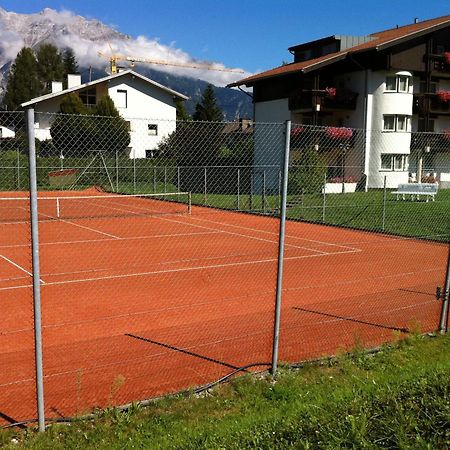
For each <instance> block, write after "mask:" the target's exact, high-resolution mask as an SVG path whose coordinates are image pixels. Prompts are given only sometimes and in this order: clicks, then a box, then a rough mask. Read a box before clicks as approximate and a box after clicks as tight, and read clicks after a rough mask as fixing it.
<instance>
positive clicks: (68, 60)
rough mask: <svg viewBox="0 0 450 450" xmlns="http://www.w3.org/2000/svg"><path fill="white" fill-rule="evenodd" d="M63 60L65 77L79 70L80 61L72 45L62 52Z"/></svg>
mask: <svg viewBox="0 0 450 450" xmlns="http://www.w3.org/2000/svg"><path fill="white" fill-rule="evenodd" d="M62 60H63V66H64V75H65V77H64V78H67V75H68V74H69V73H77V72H78V63H77V60H76V58H75V53H74V52H73V50H72V49H71V48H70V47H67V48H65V49H64V50H63V52H62Z"/></svg>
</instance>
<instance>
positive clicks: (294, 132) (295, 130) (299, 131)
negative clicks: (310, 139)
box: [291, 127, 304, 137]
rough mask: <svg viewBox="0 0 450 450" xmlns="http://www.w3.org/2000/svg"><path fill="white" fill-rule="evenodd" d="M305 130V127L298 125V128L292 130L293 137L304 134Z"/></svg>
mask: <svg viewBox="0 0 450 450" xmlns="http://www.w3.org/2000/svg"><path fill="white" fill-rule="evenodd" d="M303 131H304V128H303V127H297V128H294V129H293V130H291V137H297V136H299V135H300V134H302V133H303Z"/></svg>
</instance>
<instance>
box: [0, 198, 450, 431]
mask: <svg viewBox="0 0 450 450" xmlns="http://www.w3.org/2000/svg"><path fill="white" fill-rule="evenodd" d="M9 194H11V193H9ZM82 194H83V196H86V197H87V196H90V197H92V198H90V199H87V198H86V199H82V198H80V199H73V200H72V201H71V202H70V201H68V200H69V199H68V198H65V197H62V201H61V202H60V203H59V202H58V203H59V204H58V205H56V201H55V200H54V199H48V200H46V201H42V202H40V203H39V207H40V212H41V215H40V218H41V222H40V258H41V273H40V278H41V297H42V320H43V343H44V349H43V353H44V355H43V357H44V374H45V378H44V388H45V410H46V411H45V412H46V417H49V418H50V417H52V418H55V417H66V416H73V415H75V414H82V413H84V412H87V411H90V410H92V409H93V408H95V407H105V406H109V405H120V404H126V403H128V402H132V401H137V400H142V399H147V398H153V397H157V396H160V395H164V394H167V393H171V392H178V391H180V390H183V389H187V388H189V387H192V386H199V385H204V384H206V383H209V382H212V381H214V380H217V379H219V378H221V377H223V376H225V375H226V374H229V373H231V372H233V371H235V370H238V369H239V368H241V367H243V366H250V367H249V368H248V370H261V369H267V368H268V367H269V364H270V362H271V352H272V335H273V317H274V303H275V286H276V268H277V249H278V220H277V219H275V218H270V217H262V216H256V215H249V214H243V213H237V212H227V211H221V210H216V209H212V208H203V207H195V206H194V207H192V210H191V211H188V208H187V206H186V205H185V204H177V203H174V202H169V204H168V203H167V202H163V201H161V200H158V199H150V198H137V197H130V198H126V196H123V198H120V197H118V196H114V197H112V196H108V195H106V194H102V193H98V192H95V191H84V192H83V193H82ZM13 195H14V196H16V197H17V196H18V194H17V193H13ZM23 195H24V197H25V194H23ZM45 195H46V196H47V197H56V196H61V194H60V193H59V194H58V193H55V192H53V193H52V192H47V193H45ZM69 195H72V196H74V197H75V196H77V195H78V196H80V193H79V192H78V193H70V194H67V196H69ZM4 196H5V197H7V196H8V193H5V194H4ZM9 196H11V195H9ZM109 197H111V198H109ZM0 204H1V205H2V206H1V209H0V214H1V221H2V223H1V228H2V233H1V237H0V274H1V276H0V307H1V314H0V362H1V370H0V420H1V421H2V423H8V422H13V421H21V420H26V419H31V418H35V417H36V415H37V413H36V402H35V380H34V347H33V345H34V344H33V342H34V341H33V339H34V334H33V333H34V332H33V308H32V287H31V284H32V280H31V275H30V274H31V270H32V269H31V251H30V244H29V239H30V238H29V234H30V232H29V223H28V222H27V221H26V214H27V203H26V200H24V201H21V200H16V201H10V202H9V203H8V202H7V201H4V202H1V203H0ZM167 204H168V205H169V209H168V210H167V211H165V210H164V208H167ZM171 208H172V209H171ZM57 209H58V212H56V211H57ZM446 256H447V247H446V246H445V245H443V244H439V243H433V242H429V241H425V240H414V239H405V238H396V237H392V236H383V235H381V234H376V233H369V232H362V231H354V230H346V229H339V228H334V227H329V226H321V225H314V224H307V223H301V222H294V221H292V222H291V221H288V223H287V228H286V247H285V266H284V284H283V299H282V302H283V303H282V315H281V334H280V360H281V361H290V362H296V361H301V360H304V359H308V358H316V357H320V356H323V355H332V354H336V353H337V352H339V351H342V350H345V349H349V348H353V347H354V346H355V345H364V346H366V347H375V346H377V345H380V344H381V343H383V342H386V341H389V340H392V339H395V338H397V337H399V336H402V335H403V336H404V335H407V334H408V333H411V332H414V331H421V332H427V331H434V330H436V328H437V326H438V321H439V312H440V309H439V308H440V303H439V302H437V301H436V300H435V295H434V293H435V289H436V286H438V285H441V284H442V282H443V277H444V273H445V268H446Z"/></svg>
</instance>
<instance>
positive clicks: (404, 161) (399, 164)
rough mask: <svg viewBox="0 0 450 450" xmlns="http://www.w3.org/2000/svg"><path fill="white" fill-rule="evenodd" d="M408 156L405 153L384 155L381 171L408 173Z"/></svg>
mask: <svg viewBox="0 0 450 450" xmlns="http://www.w3.org/2000/svg"><path fill="white" fill-rule="evenodd" d="M408 156H409V155H405V154H404V153H382V154H381V157H380V171H382V172H407V171H408V169H409V158H408Z"/></svg>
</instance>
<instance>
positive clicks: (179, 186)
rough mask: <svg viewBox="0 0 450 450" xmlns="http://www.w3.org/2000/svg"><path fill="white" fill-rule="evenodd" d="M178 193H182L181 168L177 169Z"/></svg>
mask: <svg viewBox="0 0 450 450" xmlns="http://www.w3.org/2000/svg"><path fill="white" fill-rule="evenodd" d="M177 191H178V192H180V191H181V183H180V166H178V167H177Z"/></svg>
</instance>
